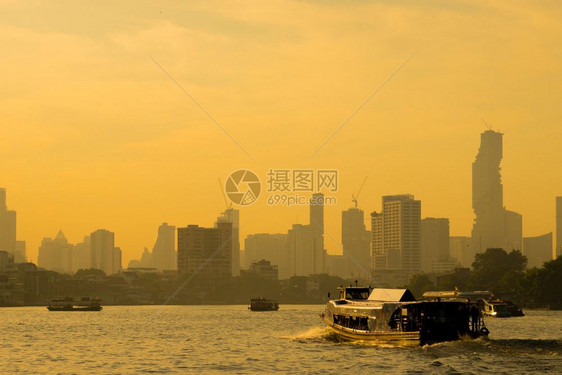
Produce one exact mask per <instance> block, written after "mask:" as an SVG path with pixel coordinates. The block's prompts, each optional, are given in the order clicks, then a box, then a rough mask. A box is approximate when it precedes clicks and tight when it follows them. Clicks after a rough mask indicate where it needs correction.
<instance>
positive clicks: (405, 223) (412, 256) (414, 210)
mask: <svg viewBox="0 0 562 375" xmlns="http://www.w3.org/2000/svg"><path fill="white" fill-rule="evenodd" d="M371 219H372V228H373V229H372V231H373V235H372V241H373V264H374V268H375V269H385V268H386V269H395V270H402V271H404V272H407V273H408V274H412V273H416V272H419V271H420V268H421V201H419V200H415V199H414V196H413V195H388V196H384V197H382V213H380V214H377V213H376V212H373V213H372V214H371Z"/></svg>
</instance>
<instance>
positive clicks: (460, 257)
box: [449, 236, 476, 268]
mask: <svg viewBox="0 0 562 375" xmlns="http://www.w3.org/2000/svg"><path fill="white" fill-rule="evenodd" d="M449 252H450V254H451V257H452V258H454V259H456V260H457V261H458V262H459V264H460V265H461V267H464V268H471V267H472V263H473V262H474V255H476V254H474V253H473V252H472V248H471V247H470V237H465V236H452V237H450V238H449Z"/></svg>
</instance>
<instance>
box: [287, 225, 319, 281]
mask: <svg viewBox="0 0 562 375" xmlns="http://www.w3.org/2000/svg"><path fill="white" fill-rule="evenodd" d="M323 244H324V241H323V238H322V235H320V234H319V233H318V230H317V229H316V228H313V227H312V226H311V225H303V224H293V227H292V228H291V229H290V230H289V233H288V235H287V246H288V248H289V254H290V256H291V271H292V272H291V276H308V275H314V274H318V273H323V272H324V269H325V258H324V246H323Z"/></svg>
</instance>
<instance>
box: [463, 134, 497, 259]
mask: <svg viewBox="0 0 562 375" xmlns="http://www.w3.org/2000/svg"><path fill="white" fill-rule="evenodd" d="M502 137H503V134H502V133H498V132H495V131H493V130H487V131H485V132H484V133H482V134H481V136H480V149H479V150H478V155H476V160H475V161H474V163H472V208H473V209H474V214H475V215H476V218H475V219H474V226H473V228H472V241H471V250H472V251H473V253H474V254H476V253H481V252H484V251H486V249H487V248H492V247H495V248H503V246H504V233H505V227H504V209H503V185H502V182H501V173H500V170H501V168H500V163H501V160H502V155H503V154H502Z"/></svg>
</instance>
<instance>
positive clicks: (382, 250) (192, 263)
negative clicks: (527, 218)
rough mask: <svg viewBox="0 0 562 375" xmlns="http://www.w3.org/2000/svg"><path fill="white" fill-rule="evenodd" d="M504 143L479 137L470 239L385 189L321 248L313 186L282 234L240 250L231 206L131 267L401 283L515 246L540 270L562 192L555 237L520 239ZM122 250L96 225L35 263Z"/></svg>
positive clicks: (212, 276) (67, 269) (6, 213)
mask: <svg viewBox="0 0 562 375" xmlns="http://www.w3.org/2000/svg"><path fill="white" fill-rule="evenodd" d="M502 142H503V134H502V133H499V132H496V131H493V130H487V131H485V132H483V133H482V134H481V139H480V148H479V150H478V153H477V155H476V158H475V161H474V162H473V164H472V208H473V210H474V215H475V218H474V223H473V227H472V231H471V235H470V236H451V235H450V230H449V224H450V223H449V219H448V218H442V217H423V215H422V204H421V201H420V200H418V199H415V197H414V196H413V195H410V194H401V195H385V196H383V197H382V200H381V209H380V211H372V212H371V213H370V215H368V217H367V220H368V223H367V225H366V222H365V219H366V218H365V215H364V211H363V210H362V209H360V208H358V206H357V198H356V197H355V196H354V199H353V202H354V203H355V204H354V207H352V208H349V209H347V210H345V211H343V212H342V215H341V228H342V231H341V233H342V234H341V249H340V250H341V251H340V253H339V254H336V255H335V254H328V253H327V251H326V246H325V238H326V236H329V234H327V233H325V231H324V205H323V203H322V202H323V199H322V198H323V195H322V194H321V193H316V194H313V195H312V196H311V198H310V201H309V220H308V223H307V224H293V225H292V227H291V228H290V229H288V230H287V232H286V233H275V234H270V233H256V234H249V235H248V236H247V237H246V238H245V239H244V241H243V250H242V249H241V239H240V212H239V210H237V209H233V208H231V207H228V208H227V209H226V210H225V211H224V212H222V213H221V214H220V215H219V216H218V217H217V219H216V221H215V223H214V225H213V226H209V227H202V226H199V225H187V226H185V227H179V228H177V229H176V227H175V226H172V225H168V224H167V223H163V224H161V225H160V227H159V228H158V233H157V238H156V241H155V243H154V246H153V248H152V251H149V250H148V249H147V248H145V249H144V252H143V253H142V255H141V258H140V259H136V260H132V261H130V262H129V265H128V268H129V270H130V272H132V271H134V270H137V271H138V272H141V271H142V272H160V273H162V272H164V271H174V272H175V271H176V270H177V273H175V274H177V275H178V276H179V277H181V278H183V279H189V280H190V281H192V282H193V284H194V285H200V286H211V285H214V284H215V283H217V282H227V281H228V280H230V279H231V278H232V277H238V276H244V277H254V276H259V277H261V278H264V279H271V280H287V279H289V278H291V277H294V276H309V275H315V274H321V273H328V274H330V275H333V276H340V277H342V278H346V279H362V280H374V281H373V282H375V283H378V284H382V285H386V286H399V285H404V284H405V283H407V282H408V280H409V278H410V277H411V276H412V275H414V274H416V273H420V272H425V273H436V274H442V273H447V272H450V271H451V270H453V269H455V268H458V267H464V268H469V267H471V265H472V263H473V261H474V257H475V255H476V254H478V253H482V252H484V251H486V249H488V248H503V249H505V250H507V251H511V250H520V251H522V253H523V254H524V255H525V256H526V257H527V259H528V266H529V267H540V266H541V265H542V264H543V263H544V262H547V261H549V260H552V259H553V258H556V257H557V256H560V255H562V197H556V233H555V238H554V235H553V233H552V232H550V233H546V234H542V235H538V236H533V237H525V238H523V229H522V227H523V220H522V216H521V215H520V214H518V213H517V212H515V211H511V210H508V209H506V207H505V206H504V202H503V184H502V181H501V173H500V172H501V167H500V164H501V160H502V157H503V150H502V147H503V146H502ZM330 240H332V241H334V239H333V238H331V237H330ZM553 240H555V241H556V243H555V246H553ZM1 251H3V252H1ZM121 256H122V255H121V250H120V249H119V248H118V247H115V235H114V233H112V232H110V231H107V230H103V229H100V230H96V231H94V232H92V233H91V234H90V235H88V236H86V237H85V238H84V239H83V241H82V242H80V243H77V244H71V243H69V242H68V240H67V238H66V236H65V235H64V234H63V232H62V231H59V232H58V234H57V235H56V236H55V237H54V238H44V239H43V241H42V243H41V246H40V248H39V257H38V266H39V267H40V268H41V269H45V270H52V271H57V272H60V273H75V272H76V271H77V270H79V269H88V268H96V269H100V270H103V272H104V273H105V274H106V275H113V274H117V273H120V272H123V271H122V270H121ZM8 262H12V263H13V264H18V263H22V264H24V262H25V242H23V241H18V240H16V212H15V211H10V210H8V209H7V205H6V190H5V189H0V266H1V265H2V264H7V263H8ZM25 264H27V263H25ZM135 272H136V271H135ZM5 280H7V279H5ZM7 282H8V281H5V283H7ZM6 285H7V284H6Z"/></svg>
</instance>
